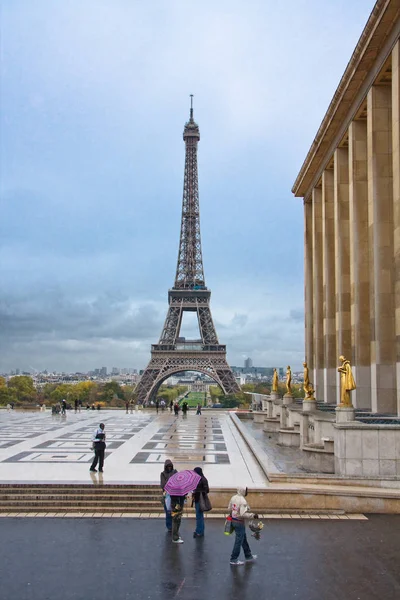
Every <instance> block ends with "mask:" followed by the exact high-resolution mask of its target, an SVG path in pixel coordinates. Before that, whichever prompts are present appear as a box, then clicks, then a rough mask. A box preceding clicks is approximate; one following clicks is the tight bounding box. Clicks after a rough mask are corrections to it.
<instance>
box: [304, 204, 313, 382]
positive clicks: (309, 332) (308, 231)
mask: <svg viewBox="0 0 400 600" xmlns="http://www.w3.org/2000/svg"><path fill="white" fill-rule="evenodd" d="M313 283H314V274H313V208H312V201H311V200H310V201H308V202H306V201H304V304H305V360H306V361H307V364H308V368H309V369H310V373H313V370H314V342H313V340H314V338H313V336H314V326H313V325H314V313H313V296H314V293H313ZM313 383H314V382H313Z"/></svg>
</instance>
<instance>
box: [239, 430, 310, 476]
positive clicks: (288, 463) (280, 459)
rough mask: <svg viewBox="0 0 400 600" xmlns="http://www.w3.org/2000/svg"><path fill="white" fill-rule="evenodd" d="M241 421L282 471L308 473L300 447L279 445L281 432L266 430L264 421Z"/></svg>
mask: <svg viewBox="0 0 400 600" xmlns="http://www.w3.org/2000/svg"><path fill="white" fill-rule="evenodd" d="M241 423H242V424H243V425H244V426H245V427H246V428H247V429H248V430H249V432H250V433H251V435H252V436H253V437H254V438H255V439H256V440H257V442H258V443H259V444H260V445H261V447H262V448H263V449H264V451H265V453H266V454H267V455H268V458H270V459H271V461H272V462H273V463H274V465H275V466H276V468H277V469H278V470H279V471H280V472H281V473H290V474H294V473H306V471H305V470H304V469H303V468H302V466H301V453H300V452H299V449H298V448H290V447H288V446H281V445H279V443H278V442H279V434H278V433H273V432H269V433H267V432H265V431H264V430H263V427H264V425H263V424H262V423H253V421H251V420H249V419H243V420H242V421H241Z"/></svg>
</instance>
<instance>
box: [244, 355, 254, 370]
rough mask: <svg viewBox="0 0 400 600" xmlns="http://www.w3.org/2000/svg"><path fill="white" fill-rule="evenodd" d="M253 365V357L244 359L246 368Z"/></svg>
mask: <svg viewBox="0 0 400 600" xmlns="http://www.w3.org/2000/svg"><path fill="white" fill-rule="evenodd" d="M252 366H253V361H252V360H251V358H246V360H245V361H244V368H245V369H251V367H252Z"/></svg>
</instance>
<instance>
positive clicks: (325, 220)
mask: <svg viewBox="0 0 400 600" xmlns="http://www.w3.org/2000/svg"><path fill="white" fill-rule="evenodd" d="M333 196H334V194H333V169H325V171H324V172H323V173H322V240H323V329H324V402H328V403H329V404H335V403H336V373H337V371H336V363H337V358H336V323H335V222H334V203H333Z"/></svg>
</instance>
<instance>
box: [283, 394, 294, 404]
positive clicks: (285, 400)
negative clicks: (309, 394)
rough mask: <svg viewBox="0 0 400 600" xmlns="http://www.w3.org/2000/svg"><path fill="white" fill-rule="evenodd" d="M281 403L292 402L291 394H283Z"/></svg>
mask: <svg viewBox="0 0 400 600" xmlns="http://www.w3.org/2000/svg"><path fill="white" fill-rule="evenodd" d="M282 404H293V396H292V394H285V395H284V396H283V401H282Z"/></svg>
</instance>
